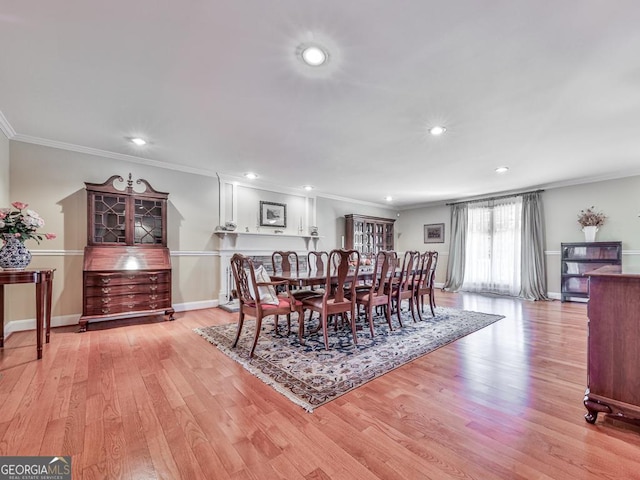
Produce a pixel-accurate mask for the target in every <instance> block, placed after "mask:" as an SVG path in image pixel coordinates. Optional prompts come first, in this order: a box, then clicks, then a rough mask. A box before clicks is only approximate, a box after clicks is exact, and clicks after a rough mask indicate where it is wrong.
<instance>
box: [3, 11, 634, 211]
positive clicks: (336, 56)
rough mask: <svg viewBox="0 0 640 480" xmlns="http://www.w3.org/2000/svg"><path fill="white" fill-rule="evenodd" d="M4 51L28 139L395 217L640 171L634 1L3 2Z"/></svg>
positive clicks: (6, 105) (18, 125) (6, 109)
mask: <svg viewBox="0 0 640 480" xmlns="http://www.w3.org/2000/svg"><path fill="white" fill-rule="evenodd" d="M309 41H314V42H317V43H319V44H322V45H323V46H324V47H325V48H327V49H328V50H329V52H330V60H329V63H328V64H327V65H325V66H324V67H308V66H305V65H304V64H303V63H302V62H301V61H300V60H299V58H297V57H296V49H297V48H298V46H299V45H300V44H301V43H303V42H309ZM0 45H2V49H1V53H0V112H2V114H4V119H2V116H1V115H0V126H2V128H3V130H5V133H7V134H8V135H9V136H10V137H11V138H14V139H15V140H19V141H30V142H35V143H44V144H53V145H62V144H68V146H69V148H75V147H72V146H77V147H78V148H81V149H86V150H87V151H91V150H90V149H97V150H98V151H105V152H111V153H112V154H115V155H132V156H135V157H140V158H144V159H147V160H152V161H155V162H159V164H166V165H171V166H172V167H171V168H178V169H183V170H185V171H191V172H200V173H205V174H210V175H215V174H216V173H221V174H225V175H227V176H240V175H242V174H243V173H244V172H246V171H250V170H252V171H256V172H257V173H258V174H259V175H260V179H261V180H262V181H264V182H267V183H270V184H273V185H282V186H288V187H298V186H302V185H303V184H312V185H314V186H315V187H316V191H317V192H319V193H322V194H331V195H337V196H343V197H350V198H356V199H360V200H364V201H370V202H375V203H384V197H385V196H386V195H392V196H393V197H394V201H393V202H392V204H393V205H394V206H396V207H397V208H406V207H408V206H411V205H419V204H429V203H432V202H441V201H446V200H456V199H461V198H469V197H474V196H480V195H486V194H493V193H500V192H509V191H518V190H520V191H522V190H527V189H532V188H544V187H547V188H548V187H552V186H559V185H567V184H572V183H580V182H584V181H591V180H594V179H603V178H615V177H621V176H626V175H635V174H640V162H639V160H640V3H638V1H637V0H628V1H626V0H622V1H621V0H597V1H596V0H580V1H578V0H561V1H560V0H554V1H547V0H528V1H518V0H504V1H503V0H492V1H489V0H482V1H481V0H460V1H449V2H442V1H437V2H436V1H431V0H405V1H402V0H397V1H389V0H347V1H345V0H339V1H336V0H324V1H313V0H304V1H301V0H283V1H277V0H270V1H265V0H235V1H232V0H227V1H214V0H209V1H206V0H190V1H183V2H177V1H166V0H165V1H157V0H155V1H151V0H136V1H130V0H126V1H125V0H109V1H97V0H94V1H87V0H75V1H73V0H57V1H55V2H54V1H36V0H20V1H15V0H0ZM435 124H441V125H444V126H446V127H447V129H448V130H447V132H446V133H445V134H444V135H443V136H441V137H431V136H430V135H428V134H427V133H426V129H427V127H429V126H431V125H435ZM137 135H139V136H143V137H145V138H147V139H149V141H150V142H151V144H150V145H148V146H146V147H143V148H139V147H135V146H134V145H132V144H130V143H127V141H126V140H125V137H131V136H137ZM502 165H507V166H509V167H510V170H509V172H508V173H507V174H505V175H497V174H496V173H495V172H494V169H495V168H496V167H498V166H502ZM116 173H117V172H116Z"/></svg>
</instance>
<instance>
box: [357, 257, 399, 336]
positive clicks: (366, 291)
mask: <svg viewBox="0 0 640 480" xmlns="http://www.w3.org/2000/svg"><path fill="white" fill-rule="evenodd" d="M392 260H393V257H392V255H391V253H390V252H386V251H380V252H378V253H377V254H376V256H375V259H374V267H373V278H372V280H371V282H368V283H367V284H366V285H358V286H357V288H356V306H357V308H358V311H359V310H360V305H362V306H363V307H364V309H365V316H366V320H367V321H368V323H369V330H370V331H371V336H372V337H373V336H374V331H373V307H382V308H383V309H384V313H385V317H386V319H387V323H388V324H389V330H393V326H392V325H391V296H390V295H389V288H388V283H389V282H390V281H391V279H392V276H393V274H394V272H392V271H390V267H391V266H392V265H395V263H394V262H393V261H392ZM365 287H366V288H365Z"/></svg>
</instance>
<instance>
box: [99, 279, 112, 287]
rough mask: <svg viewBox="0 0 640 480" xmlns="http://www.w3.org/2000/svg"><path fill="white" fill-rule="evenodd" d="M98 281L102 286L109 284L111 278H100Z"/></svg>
mask: <svg viewBox="0 0 640 480" xmlns="http://www.w3.org/2000/svg"><path fill="white" fill-rule="evenodd" d="M100 281H101V282H102V284H103V285H104V284H106V283H109V282H110V281H111V278H110V277H101V278H100Z"/></svg>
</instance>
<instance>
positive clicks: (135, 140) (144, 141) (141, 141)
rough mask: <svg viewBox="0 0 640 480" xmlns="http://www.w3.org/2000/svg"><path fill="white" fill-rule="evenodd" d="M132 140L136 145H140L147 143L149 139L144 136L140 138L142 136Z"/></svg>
mask: <svg viewBox="0 0 640 480" xmlns="http://www.w3.org/2000/svg"><path fill="white" fill-rule="evenodd" d="M131 141H132V142H133V143H135V144H136V145H138V146H139V147H141V146H142V145H146V144H147V141H146V140H145V139H144V138H140V137H134V138H132V139H131Z"/></svg>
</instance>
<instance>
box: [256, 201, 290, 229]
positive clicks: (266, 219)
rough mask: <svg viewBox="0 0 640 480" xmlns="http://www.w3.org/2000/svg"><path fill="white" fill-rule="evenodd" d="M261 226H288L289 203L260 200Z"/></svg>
mask: <svg viewBox="0 0 640 480" xmlns="http://www.w3.org/2000/svg"><path fill="white" fill-rule="evenodd" d="M260 226H261V227H282V228H286V227H287V205H286V204H284V203H273V202H260Z"/></svg>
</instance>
